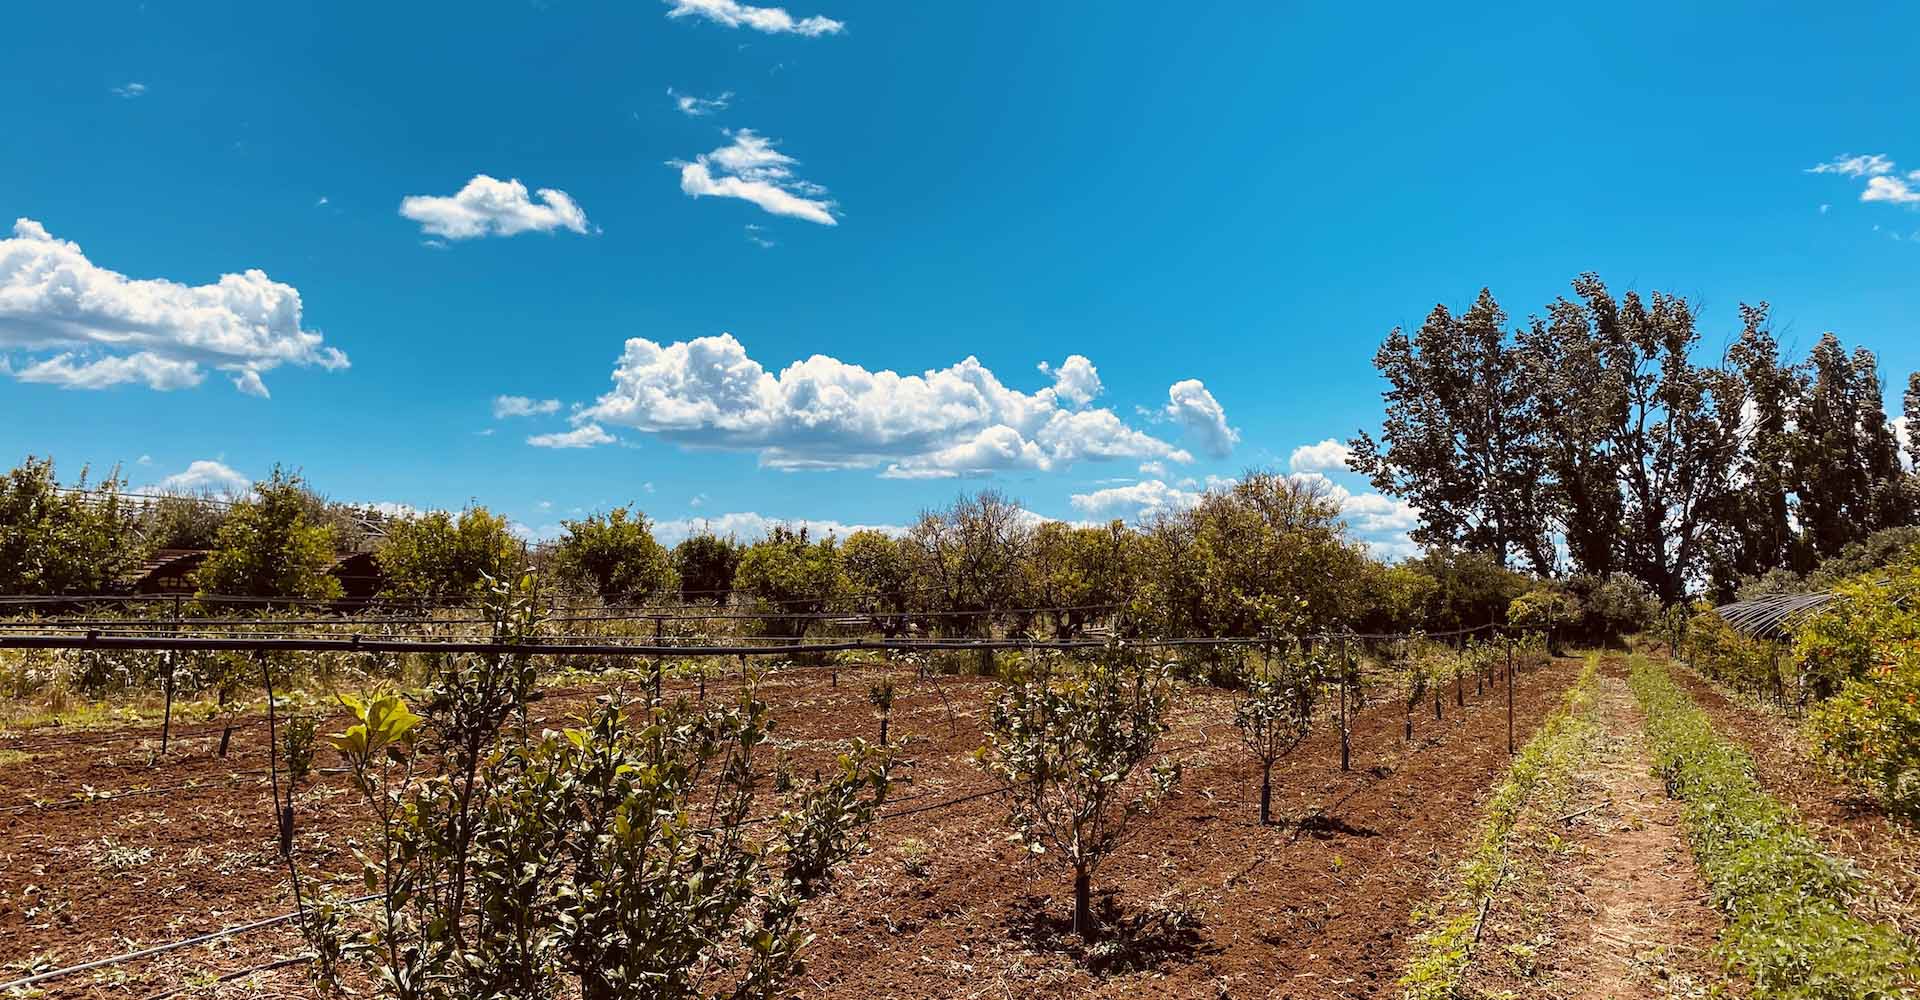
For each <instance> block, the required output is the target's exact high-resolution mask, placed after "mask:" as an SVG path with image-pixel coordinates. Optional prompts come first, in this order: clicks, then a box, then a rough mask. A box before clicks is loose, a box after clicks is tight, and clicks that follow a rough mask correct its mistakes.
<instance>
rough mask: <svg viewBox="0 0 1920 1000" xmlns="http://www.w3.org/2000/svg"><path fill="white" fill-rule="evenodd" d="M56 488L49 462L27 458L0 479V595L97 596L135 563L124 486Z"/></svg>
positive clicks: (109, 481)
mask: <svg viewBox="0 0 1920 1000" xmlns="http://www.w3.org/2000/svg"><path fill="white" fill-rule="evenodd" d="M58 485H59V483H58V481H57V480H55V479H54V474H53V462H52V460H50V459H37V458H33V457H31V456H29V457H28V458H27V460H26V462H25V463H23V464H22V465H21V466H20V467H19V468H17V469H14V470H13V471H12V472H9V473H7V474H6V475H5V476H0V593H8V594H68V593H99V592H101V591H103V590H106V589H107V587H108V585H109V584H111V583H112V582H113V581H114V580H115V579H116V578H117V577H118V576H119V575H120V574H121V573H122V572H124V571H125V570H126V569H127V568H129V567H130V566H132V565H133V563H134V561H135V559H136V558H137V557H138V555H139V552H140V549H141V548H142V546H141V545H140V543H139V541H138V536H137V534H136V533H135V528H136V523H135V511H134V509H133V508H132V507H131V506H130V505H129V504H128V502H127V500H126V499H125V498H124V497H122V496H121V493H122V492H123V491H124V490H125V488H126V482H125V480H123V479H121V478H120V476H119V475H118V474H117V473H115V474H111V475H109V476H108V477H107V478H106V479H103V480H101V481H100V482H99V483H97V484H94V485H92V486H88V485H87V476H86V473H85V472H84V471H83V472H82V473H81V475H80V482H79V486H78V487H76V489H75V490H74V491H73V492H62V491H60V490H59V489H57V487H58Z"/></svg>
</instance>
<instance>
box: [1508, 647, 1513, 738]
mask: <svg viewBox="0 0 1920 1000" xmlns="http://www.w3.org/2000/svg"><path fill="white" fill-rule="evenodd" d="M1507 756H1509V757H1511V756H1513V637H1512V636H1508V637H1507Z"/></svg>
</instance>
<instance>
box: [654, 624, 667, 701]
mask: <svg viewBox="0 0 1920 1000" xmlns="http://www.w3.org/2000/svg"><path fill="white" fill-rule="evenodd" d="M665 626H666V620H665V619H663V618H655V619H654V620H653V644H654V645H656V646H658V645H660V633H661V630H662V629H663V628H664V627H665ZM666 669H667V663H666V659H665V658H664V657H662V656H660V655H659V654H657V653H656V654H654V657H653V700H654V702H655V704H658V703H659V701H660V675H661V674H663V673H665V672H666Z"/></svg>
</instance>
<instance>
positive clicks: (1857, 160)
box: [1807, 153, 1920, 213]
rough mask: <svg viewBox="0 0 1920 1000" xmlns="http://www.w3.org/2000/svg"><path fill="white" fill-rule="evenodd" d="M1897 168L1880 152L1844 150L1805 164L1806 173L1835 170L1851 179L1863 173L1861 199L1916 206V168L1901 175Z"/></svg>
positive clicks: (1919, 193)
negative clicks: (1821, 161) (1809, 164)
mask: <svg viewBox="0 0 1920 1000" xmlns="http://www.w3.org/2000/svg"><path fill="white" fill-rule="evenodd" d="M1898 169H1899V167H1898V165H1897V164H1895V163H1894V162H1893V160H1892V159H1891V158H1889V157H1888V156H1887V155H1886V154H1884V153H1870V154H1867V155H1864V156H1857V155H1854V154H1852V153H1847V154H1843V155H1840V156H1836V157H1834V158H1833V159H1831V160H1828V161H1827V162H1825V163H1822V164H1819V165H1817V166H1812V167H1808V168H1807V173H1810V174H1838V175H1840V176H1842V177H1852V178H1855V179H1859V178H1862V177H1864V178H1866V180H1867V186H1866V187H1865V188H1862V189H1861V191H1860V200H1861V201H1865V202H1873V201H1877V202H1884V203H1886V204H1889V205H1912V206H1920V188H1917V187H1916V186H1917V185H1920V170H1909V171H1907V172H1906V174H1905V175H1904V176H1902V175H1898V174H1897V173H1896V172H1897V171H1898ZM1820 211H1821V212H1822V213H1825V212H1826V211H1827V209H1826V206H1824V205H1823V206H1821V208H1820Z"/></svg>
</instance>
